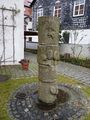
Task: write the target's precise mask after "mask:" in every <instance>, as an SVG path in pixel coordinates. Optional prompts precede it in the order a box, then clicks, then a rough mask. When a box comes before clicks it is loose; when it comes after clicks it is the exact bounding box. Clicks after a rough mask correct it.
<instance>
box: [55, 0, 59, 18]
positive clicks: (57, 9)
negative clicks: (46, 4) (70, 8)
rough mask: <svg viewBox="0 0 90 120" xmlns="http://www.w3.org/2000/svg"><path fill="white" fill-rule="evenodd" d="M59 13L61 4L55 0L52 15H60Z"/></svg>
mask: <svg viewBox="0 0 90 120" xmlns="http://www.w3.org/2000/svg"><path fill="white" fill-rule="evenodd" d="M60 13H61V5H60V1H59V0H57V1H56V3H55V9H54V16H56V17H60Z"/></svg>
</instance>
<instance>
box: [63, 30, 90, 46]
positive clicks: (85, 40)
mask: <svg viewBox="0 0 90 120" xmlns="http://www.w3.org/2000/svg"><path fill="white" fill-rule="evenodd" d="M67 31H68V32H69V33H70V37H69V43H75V44H90V29H84V30H67ZM62 32H64V31H62ZM75 32H76V34H77V33H78V34H77V38H76V39H75ZM81 39H82V40H81Z"/></svg>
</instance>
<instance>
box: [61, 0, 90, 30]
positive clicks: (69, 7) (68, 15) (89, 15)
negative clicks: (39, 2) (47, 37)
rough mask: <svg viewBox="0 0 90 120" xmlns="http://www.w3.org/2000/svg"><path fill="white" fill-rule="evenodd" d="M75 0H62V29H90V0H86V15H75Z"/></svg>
mask: <svg viewBox="0 0 90 120" xmlns="http://www.w3.org/2000/svg"><path fill="white" fill-rule="evenodd" d="M74 1H75V0H61V24H62V29H64V30H65V29H67V30H69V29H71V30H75V29H90V0H85V9H84V15H81V16H73V8H74Z"/></svg>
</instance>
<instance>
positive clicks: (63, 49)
mask: <svg viewBox="0 0 90 120" xmlns="http://www.w3.org/2000/svg"><path fill="white" fill-rule="evenodd" d="M72 49H74V52H75V54H74V57H79V58H89V59H90V44H81V45H80V44H75V45H74V44H60V54H61V55H64V54H65V53H70V55H71V56H73V50H72ZM79 54H80V55H79Z"/></svg>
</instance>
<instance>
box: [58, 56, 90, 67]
mask: <svg viewBox="0 0 90 120" xmlns="http://www.w3.org/2000/svg"><path fill="white" fill-rule="evenodd" d="M60 60H61V61H64V62H69V63H71V64H75V65H80V66H83V67H87V68H90V59H79V58H75V57H70V58H68V59H67V58H65V57H64V55H60Z"/></svg>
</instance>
